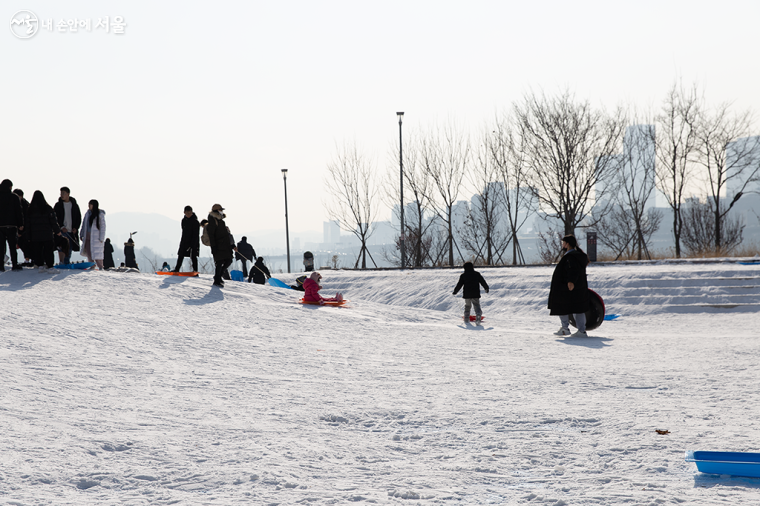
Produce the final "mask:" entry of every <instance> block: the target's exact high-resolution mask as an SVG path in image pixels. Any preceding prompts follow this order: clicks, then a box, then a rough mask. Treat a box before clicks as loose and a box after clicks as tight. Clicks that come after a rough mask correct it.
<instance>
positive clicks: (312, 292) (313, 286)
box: [303, 271, 343, 304]
mask: <svg viewBox="0 0 760 506" xmlns="http://www.w3.org/2000/svg"><path fill="white" fill-rule="evenodd" d="M320 279H322V275H321V274H320V273H318V272H317V271H314V272H312V273H311V276H309V277H308V278H307V279H306V281H304V282H303V290H304V292H305V293H304V296H303V301H304V302H312V303H313V302H316V303H319V304H324V303H325V302H342V301H343V295H342V294H340V293H338V294H336V295H335V297H331V298H329V299H326V298H324V297H322V296H321V295H319V291H320V290H321V289H322V287H321V286H319V280H320Z"/></svg>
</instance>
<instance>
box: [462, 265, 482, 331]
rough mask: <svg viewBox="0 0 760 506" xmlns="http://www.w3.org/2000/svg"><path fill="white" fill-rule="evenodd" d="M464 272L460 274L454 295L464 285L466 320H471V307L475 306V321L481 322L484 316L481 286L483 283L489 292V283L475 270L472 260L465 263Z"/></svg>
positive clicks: (463, 295)
mask: <svg viewBox="0 0 760 506" xmlns="http://www.w3.org/2000/svg"><path fill="white" fill-rule="evenodd" d="M463 267H464V272H463V273H462V275H461V276H459V282H458V283H457V286H456V287H455V288H454V295H456V294H457V292H459V289H460V288H462V287H464V292H463V293H462V297H463V298H464V321H465V323H466V322H469V321H470V307H474V308H475V322H476V324H478V325H479V324H480V319H481V318H482V317H483V311H482V310H481V309H480V287H481V285H482V286H483V288H484V289H485V291H486V293H488V283H486V280H485V279H483V276H481V275H480V273H479V272H478V271H476V270H475V266H474V265H472V262H465V263H464V266H463Z"/></svg>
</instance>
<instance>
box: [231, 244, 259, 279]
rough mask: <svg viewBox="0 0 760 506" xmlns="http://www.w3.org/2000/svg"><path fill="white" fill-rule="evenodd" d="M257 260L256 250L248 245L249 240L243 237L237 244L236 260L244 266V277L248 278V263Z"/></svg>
mask: <svg viewBox="0 0 760 506" xmlns="http://www.w3.org/2000/svg"><path fill="white" fill-rule="evenodd" d="M255 258H256V250H255V249H253V246H251V245H250V244H249V243H248V238H247V237H246V236H243V238H242V239H240V242H239V243H237V253H235V260H240V261H241V262H242V264H243V277H244V278H247V277H248V262H253V261H254V260H255Z"/></svg>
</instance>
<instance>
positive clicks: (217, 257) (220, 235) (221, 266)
mask: <svg viewBox="0 0 760 506" xmlns="http://www.w3.org/2000/svg"><path fill="white" fill-rule="evenodd" d="M222 211H224V208H223V207H222V205H221V204H214V205H213V207H212V208H211V212H210V213H208V224H207V225H206V232H207V233H208V238H209V242H210V243H211V254H212V255H213V256H214V264H215V265H216V268H215V270H214V286H218V287H223V286H224V281H222V275H223V273H224V272H225V271H226V270H227V268H228V267H229V266H230V265H232V252H233V251H237V248H236V247H235V246H234V244H233V243H232V239H231V237H230V232H229V230H228V229H227V224H226V223H225V222H224V219H225V218H226V217H227V215H226V214H224V213H223V212H222Z"/></svg>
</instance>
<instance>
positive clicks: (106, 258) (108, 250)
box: [103, 237, 116, 269]
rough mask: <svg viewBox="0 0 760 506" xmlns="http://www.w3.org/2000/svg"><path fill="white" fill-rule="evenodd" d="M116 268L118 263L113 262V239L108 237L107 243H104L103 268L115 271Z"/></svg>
mask: <svg viewBox="0 0 760 506" xmlns="http://www.w3.org/2000/svg"><path fill="white" fill-rule="evenodd" d="M114 267H116V263H115V262H114V261H113V244H111V239H109V238H108V237H106V242H105V243H103V268H104V269H113V268H114Z"/></svg>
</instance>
